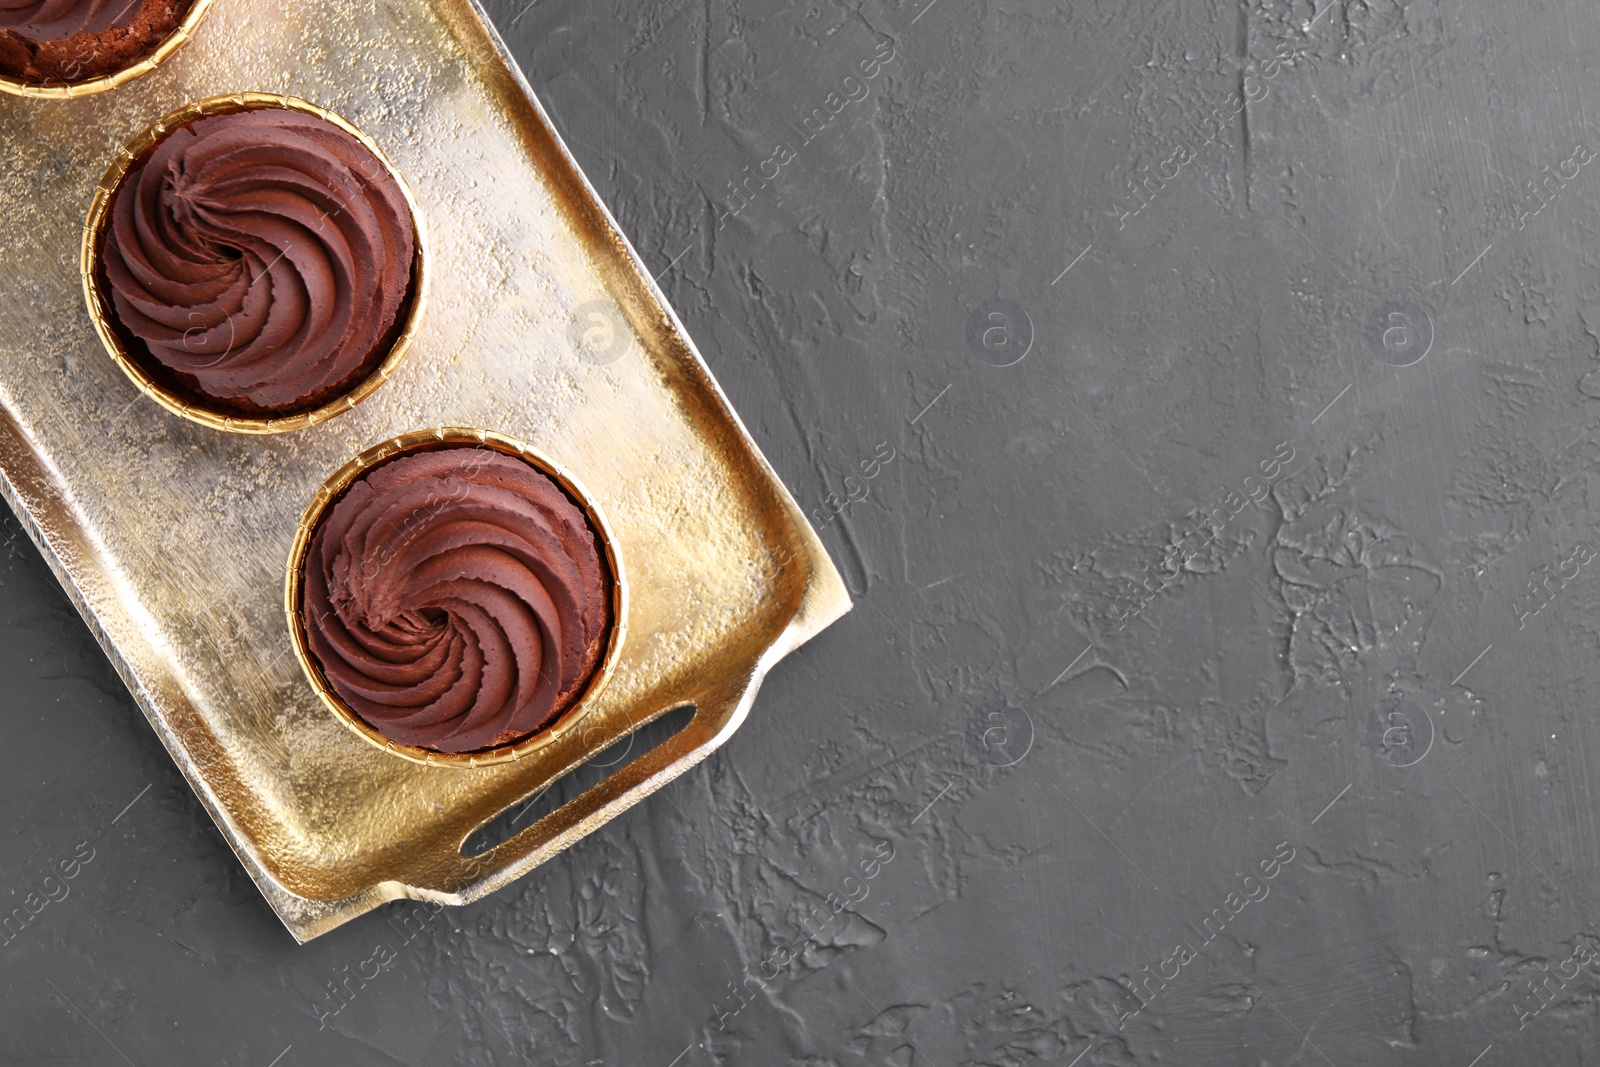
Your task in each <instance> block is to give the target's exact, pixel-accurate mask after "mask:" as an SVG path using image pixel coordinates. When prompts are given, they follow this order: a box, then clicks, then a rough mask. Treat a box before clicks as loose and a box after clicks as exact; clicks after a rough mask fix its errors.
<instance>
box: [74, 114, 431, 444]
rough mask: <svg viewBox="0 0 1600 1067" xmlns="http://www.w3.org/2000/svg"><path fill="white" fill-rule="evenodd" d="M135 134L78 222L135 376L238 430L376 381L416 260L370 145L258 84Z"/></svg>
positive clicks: (296, 415)
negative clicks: (110, 179)
mask: <svg viewBox="0 0 1600 1067" xmlns="http://www.w3.org/2000/svg"><path fill="white" fill-rule="evenodd" d="M245 99H249V103H248V105H243V104H240V103H239V101H242V100H245ZM144 140H145V141H146V142H147V143H146V144H144V145H143V146H139V147H136V149H135V151H134V153H133V155H134V158H133V161H132V162H131V163H130V164H127V165H126V166H125V169H123V170H122V172H121V174H120V175H119V176H117V177H116V179H115V185H114V188H113V189H112V191H111V192H110V194H109V196H108V197H105V196H103V197H102V198H101V200H102V202H101V203H100V204H99V206H98V210H97V212H96V217H93V218H91V223H90V228H91V241H92V242H93V244H94V251H93V256H94V262H93V263H92V265H90V266H89V267H88V280H89V282H90V283H92V284H91V293H90V302H91V308H92V309H94V310H98V312H99V316H98V320H97V321H98V324H99V325H100V326H101V327H102V336H103V337H106V335H107V333H108V332H109V334H110V336H109V338H107V344H108V347H110V348H111V349H112V352H113V355H116V356H118V358H119V362H122V363H123V366H124V369H125V370H128V371H129V373H130V374H131V375H132V376H133V377H134V378H135V381H136V382H138V383H139V384H140V385H141V387H142V388H145V390H146V391H147V392H150V393H151V394H152V395H153V396H155V397H156V399H158V400H160V401H162V402H163V403H164V404H165V405H166V406H168V407H169V408H172V409H174V410H177V411H179V413H181V414H185V415H188V416H190V417H198V418H199V419H200V421H206V422H210V423H211V424H213V425H222V426H223V427H224V428H227V429H242V430H245V431H247V432H271V431H275V430H280V429H294V428H298V427H300V426H302V425H309V424H310V423H312V422H317V421H321V419H322V418H325V417H330V416H331V415H333V414H337V413H338V411H340V410H343V409H344V408H345V407H348V406H350V405H351V404H354V403H355V401H356V400H358V399H359V398H360V397H361V396H364V395H365V394H366V393H367V392H370V391H371V389H373V388H376V386H377V384H379V383H380V382H381V380H382V377H383V376H384V375H386V374H387V372H388V371H389V370H390V369H391V368H392V365H393V361H395V360H398V358H399V356H400V354H401V353H402V352H403V350H404V344H403V343H402V342H403V341H405V340H409V333H410V330H411V329H412V328H413V327H414V325H415V322H414V320H415V317H416V314H417V313H418V312H420V290H421V288H422V279H421V274H422V262H421V258H422V257H421V232H420V229H421V227H420V219H419V218H418V216H417V213H416V210H415V205H414V203H413V202H412V200H411V198H410V196H409V194H408V192H407V191H406V189H405V187H404V185H403V184H402V183H401V181H400V178H399V176H398V175H397V174H396V173H395V172H394V171H393V170H392V168H391V167H390V166H389V165H388V164H387V162H386V161H385V160H383V159H382V158H380V157H379V156H378V155H377V153H376V150H375V148H374V147H373V146H371V145H370V143H369V142H367V141H365V140H364V139H363V138H362V137H361V136H360V135H359V134H357V133H356V132H355V131H354V129H353V128H350V127H348V126H347V125H346V124H343V123H342V122H341V121H339V120H337V119H336V118H335V117H334V116H332V115H331V114H330V113H328V112H325V111H322V110H321V109H320V108H314V107H313V106H311V105H307V104H303V103H302V102H300V101H289V100H286V99H284V98H269V97H262V96H258V95H256V94H247V95H246V97H239V98H231V99H230V98H219V100H217V101H202V102H201V103H199V104H195V105H191V106H190V107H189V108H187V109H185V111H183V112H180V113H178V116H177V117H176V118H174V117H169V119H168V120H164V122H163V123H161V124H158V126H157V127H156V128H154V130H153V131H152V132H150V133H147V134H146V135H145V138H144ZM380 372H381V373H380Z"/></svg>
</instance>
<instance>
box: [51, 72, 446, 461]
mask: <svg viewBox="0 0 1600 1067" xmlns="http://www.w3.org/2000/svg"><path fill="white" fill-rule="evenodd" d="M258 108H285V109H288V110H290V111H298V112H301V113H303V114H306V115H311V116H314V117H316V118H319V119H322V120H323V121H325V122H328V123H331V124H332V125H334V126H337V127H338V128H339V129H341V130H343V131H344V132H345V133H348V134H349V135H350V136H352V137H354V138H355V139H356V140H358V141H360V142H361V144H362V145H363V146H365V147H366V149H367V150H368V151H369V152H371V153H372V155H373V157H374V158H375V159H377V160H378V162H379V163H381V164H383V166H384V168H385V169H386V170H387V171H388V172H389V174H390V176H391V177H392V178H393V179H394V181H395V184H396V185H397V186H399V189H400V193H401V195H402V196H404V197H405V200H406V208H407V210H408V211H409V212H410V213H411V225H412V229H413V231H414V233H415V243H416V253H415V255H414V257H413V259H412V266H411V288H410V290H409V292H408V295H407V301H408V303H409V310H408V311H407V313H406V320H405V325H404V326H402V327H401V330H400V333H399V335H398V336H397V337H396V338H395V341H394V345H393V347H391V348H390V350H389V354H388V355H387V356H385V357H384V359H383V361H382V362H381V363H379V364H378V366H377V367H376V368H375V369H374V370H373V371H372V373H371V374H369V375H367V377H365V378H363V379H362V380H361V381H360V382H357V383H356V384H355V385H354V386H352V387H351V388H350V389H349V390H347V391H346V392H345V393H343V394H341V395H340V396H338V397H336V398H334V399H333V400H330V401H328V402H327V403H325V404H323V405H321V406H319V407H316V408H313V409H312V410H310V411H304V412H297V413H295V414H292V415H280V416H273V417H252V416H245V415H236V414H232V413H230V412H228V411H227V410H225V409H224V408H223V407H222V406H221V405H218V406H216V407H207V406H205V405H204V404H202V403H199V402H197V401H196V400H194V399H192V398H189V397H185V396H183V395H181V394H179V393H177V392H175V391H173V390H171V389H168V388H167V387H166V386H165V385H163V384H162V383H160V382H158V381H157V380H156V379H155V378H154V377H153V376H152V375H151V373H150V372H149V370H148V369H147V368H146V367H145V366H144V364H143V363H142V362H141V361H140V360H139V359H138V358H136V357H135V356H134V355H132V354H130V353H129V351H128V345H127V343H126V342H125V340H124V337H123V334H122V332H121V330H120V329H119V328H118V326H117V325H116V313H115V311H114V310H113V308H112V304H111V298H110V295H109V294H108V293H106V292H103V291H102V285H101V277H100V251H101V245H102V244H103V242H104V240H105V231H106V227H107V225H108V224H109V216H110V212H111V201H112V198H113V197H114V196H115V195H116V191H117V187H118V186H119V185H120V184H121V183H122V180H123V178H124V177H126V176H127V173H128V171H129V170H130V169H131V168H132V167H133V166H134V165H135V164H136V163H138V162H139V161H140V160H141V159H143V158H144V157H145V156H146V155H148V154H149V153H150V152H152V151H154V149H155V147H156V145H158V144H159V143H160V142H161V141H162V139H163V138H165V137H166V136H167V135H168V134H170V133H171V132H173V131H174V130H177V129H180V128H182V127H183V126H187V125H188V124H189V123H191V122H193V121H195V120H196V119H199V118H204V117H206V116H208V115H227V114H232V113H234V112H237V111H251V110H255V109H258ZM427 241H428V238H427V232H426V227H425V225H424V223H423V219H422V210H421V208H419V207H418V206H417V199H416V197H415V196H414V195H413V194H412V192H411V187H410V185H408V184H407V183H406V180H405V178H403V177H402V176H401V174H400V172H399V170H398V169H396V168H395V165H394V164H393V163H392V162H390V160H389V157H388V156H386V155H385V154H384V153H383V151H382V149H380V148H379V147H378V145H377V144H376V142H374V141H373V140H372V138H370V137H368V136H367V135H366V134H364V133H362V132H361V131H360V130H359V129H357V128H356V127H354V126H352V125H351V124H350V123H348V122H346V121H345V120H344V119H343V118H341V117H340V116H338V115H336V114H334V113H333V112H331V111H329V110H327V109H326V108H321V107H318V106H317V105H316V104H312V103H308V102H307V101H305V100H300V99H297V98H295V97H292V96H279V95H277V94H275V93H256V92H245V93H231V94H228V95H226V96H212V97H207V98H206V99H204V100H196V101H194V102H193V103H190V104H185V105H184V106H183V107H181V108H179V109H178V110H176V111H174V112H171V113H170V114H168V115H166V116H165V117H164V118H162V119H161V120H160V121H159V122H157V123H155V124H154V125H152V126H151V127H149V128H148V129H146V130H145V131H144V132H143V133H142V134H140V135H139V136H138V137H136V138H134V139H133V140H132V141H130V142H129V143H128V145H127V147H126V148H124V149H122V151H121V152H119V153H118V154H117V157H116V159H115V160H113V161H112V163H111V166H110V167H109V168H107V170H106V173H105V176H104V177H102V178H101V179H100V183H99V185H97V186H96V187H95V192H94V199H93V200H92V201H91V202H90V205H89V217H88V220H87V221H86V222H85V224H84V228H83V245H82V250H81V253H80V255H79V271H80V273H81V274H82V277H83V293H84V299H85V300H86V301H87V302H88V305H89V317H90V318H91V319H92V320H93V321H94V328H95V332H96V333H98V334H99V335H100V341H101V343H102V344H104V345H105V349H106V351H107V352H109V353H110V354H111V358H112V359H114V360H116V361H117V366H119V367H121V368H122V370H123V373H125V374H127V376H128V377H129V378H130V379H131V380H132V381H133V384H134V385H136V386H137V387H138V388H139V391H140V392H142V393H144V394H145V395H146V396H148V397H149V398H150V399H152V400H154V401H155V402H156V403H158V404H160V405H161V406H162V407H164V408H166V409H167V410H168V411H170V412H172V413H173V414H175V415H181V416H183V417H184V418H186V419H190V420H192V421H194V422H198V423H200V424H201V425H204V426H210V427H211V428H213V429H217V430H223V431H226V432H228V433H248V434H269V433H284V432H287V431H290V430H302V429H305V428H306V427H308V426H315V425H316V424H317V423H319V422H326V421H328V420H329V419H331V418H333V417H334V416H336V415H342V414H343V413H345V412H346V411H349V410H350V409H351V408H353V407H355V406H356V405H357V404H359V403H360V402H361V401H363V400H365V399H366V398H367V397H369V396H371V395H372V393H373V392H374V391H375V390H376V389H377V388H378V387H379V386H380V385H382V384H383V383H384V382H386V381H388V380H389V378H390V377H392V376H393V375H394V373H395V370H396V369H397V368H398V367H399V365H400V362H401V360H403V359H404V358H405V356H406V353H407V352H408V351H409V350H410V348H411V345H412V343H413V342H414V341H415V340H416V336H417V331H418V329H419V328H420V327H421V324H422V314H423V308H424V306H425V305H426V304H427V299H428V252H427Z"/></svg>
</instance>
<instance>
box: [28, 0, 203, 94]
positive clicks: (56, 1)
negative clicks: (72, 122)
mask: <svg viewBox="0 0 1600 1067" xmlns="http://www.w3.org/2000/svg"><path fill="white" fill-rule="evenodd" d="M204 7H205V3H204V0H5V2H0V78H3V79H8V80H10V81H12V82H15V83H17V84H19V85H22V86H41V87H43V86H50V87H58V88H63V89H67V88H70V87H72V86H84V85H87V84H91V83H95V82H97V81H101V80H106V79H111V78H113V77H114V76H115V75H117V74H120V73H122V72H124V71H129V70H131V69H132V68H134V67H136V66H138V65H140V64H142V63H144V62H145V61H146V60H150V59H152V57H154V56H155V55H156V53H157V52H158V51H160V50H162V48H163V46H164V45H166V44H167V43H168V42H169V41H173V40H174V39H175V38H176V37H177V36H178V35H179V33H180V30H192V29H193V26H194V23H195V22H196V21H197V20H198V18H199V16H200V15H201V13H202V12H203V10H204Z"/></svg>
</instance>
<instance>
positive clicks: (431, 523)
mask: <svg viewBox="0 0 1600 1067" xmlns="http://www.w3.org/2000/svg"><path fill="white" fill-rule="evenodd" d="M471 444H472V442H465V443H463V442H459V441H458V442H454V443H446V444H443V445H438V444H429V443H427V442H426V441H424V447H425V448H426V450H420V451H419V450H404V449H396V450H393V454H390V455H387V456H384V457H382V458H380V459H378V460H377V461H376V462H374V463H373V464H372V465H371V466H370V467H367V468H365V469H364V470H362V472H361V473H360V474H359V476H357V477H355V478H353V479H351V480H349V481H348V483H347V484H346V485H344V486H343V487H340V488H339V489H338V490H337V492H336V493H335V495H333V496H331V497H329V498H328V499H327V501H326V503H325V504H324V505H313V508H312V513H311V514H309V515H308V516H307V523H306V530H305V533H304V534H303V537H302V541H303V547H297V549H296V555H295V558H293V559H291V562H290V566H291V568H292V571H291V590H294V589H295V588H296V587H297V588H298V597H295V595H294V593H293V592H291V599H292V600H293V601H295V602H293V603H291V604H290V611H291V613H292V615H293V617H292V618H291V625H292V626H293V627H295V629H296V639H297V647H299V648H300V650H301V653H302V658H303V660H305V661H306V666H307V669H308V670H309V671H310V672H311V674H312V677H313V681H314V682H315V683H317V684H318V687H319V689H321V691H322V694H323V696H324V698H325V699H329V700H330V702H332V703H333V704H334V706H335V708H336V710H339V711H341V712H343V713H344V714H345V715H346V716H353V717H354V718H355V719H356V720H358V722H359V724H361V726H364V727H365V729H364V730H362V731H361V732H363V733H366V734H367V735H368V739H369V740H373V741H375V742H378V740H379V739H380V738H381V739H382V740H383V741H386V742H390V743H392V744H393V745H398V746H402V747H405V748H410V749H416V750H420V751H422V752H424V753H447V754H468V753H492V752H493V751H495V750H500V749H504V748H505V747H506V746H516V745H518V744H519V743H520V742H524V741H527V740H529V739H530V738H534V737H536V736H537V735H539V734H541V732H543V731H547V730H549V729H550V728H551V727H553V726H554V725H555V724H556V723H557V722H558V721H560V720H561V719H562V718H563V716H564V715H566V713H567V712H568V711H570V710H571V709H573V708H574V707H575V706H576V705H577V704H578V703H579V702H580V701H582V700H583V699H584V698H585V697H586V696H589V695H591V694H592V693H593V692H595V691H597V690H598V686H599V684H600V682H601V681H603V678H604V674H605V672H606V670H607V668H608V666H609V663H610V660H611V653H613V652H614V649H615V646H616V638H617V636H618V635H617V633H616V628H617V616H618V614H619V613H620V610H621V604H620V601H619V599H618V597H619V576H618V574H617V564H616V558H615V556H614V554H612V550H611V548H610V546H609V543H608V540H607V535H606V533H605V530H604V526H603V523H601V522H600V521H599V520H598V517H597V516H595V515H594V513H593V512H592V510H591V506H590V505H588V504H587V502H585V501H584V500H583V499H582V498H581V497H580V496H578V495H577V494H576V490H575V488H574V487H573V486H572V485H571V483H570V482H568V483H567V484H563V482H562V481H558V480H557V478H555V477H553V476H552V475H551V473H549V472H548V471H546V470H544V469H541V467H540V466H537V465H536V464H535V463H534V462H532V461H530V459H529V458H527V457H525V456H521V455H510V454H507V453H506V452H504V451H496V450H494V449H492V448H487V447H482V446H477V447H469V445H471ZM373 735H376V736H373Z"/></svg>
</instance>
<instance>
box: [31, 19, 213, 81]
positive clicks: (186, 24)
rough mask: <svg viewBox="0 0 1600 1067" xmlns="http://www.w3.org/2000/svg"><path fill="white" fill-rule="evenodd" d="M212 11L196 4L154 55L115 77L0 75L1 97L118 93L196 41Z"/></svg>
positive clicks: (117, 73)
mask: <svg viewBox="0 0 1600 1067" xmlns="http://www.w3.org/2000/svg"><path fill="white" fill-rule="evenodd" d="M210 7H211V0H194V3H193V4H192V5H190V7H189V13H188V14H186V15H185V16H184V17H183V21H182V22H180V23H178V28H177V29H175V30H173V31H172V33H171V34H170V35H169V36H168V37H167V39H166V40H164V41H162V42H161V43H160V44H159V45H157V46H156V49H155V51H153V52H151V53H150V54H149V55H147V56H145V57H144V58H143V59H141V60H139V61H138V62H137V63H132V64H130V65H128V66H126V67H123V68H122V69H121V70H119V71H116V72H115V73H112V74H105V75H102V76H100V77H98V78H90V79H87V80H86V81H81V82H61V83H59V84H58V83H55V82H27V81H22V80H20V79H18V78H10V77H7V76H5V75H3V74H0V93H10V94H12V95H13V96H26V97H31V98H33V99H35V100H71V99H74V98H76V97H80V96H93V95H94V94H95V93H103V92H105V91H106V90H108V89H115V88H117V87H118V86H119V85H126V84H127V83H128V82H131V81H133V80H134V79H135V78H138V77H142V76H143V75H145V74H148V73H150V72H151V71H152V70H155V69H156V68H157V67H159V66H160V65H161V64H162V63H165V62H166V61H167V59H168V58H169V57H170V56H171V55H172V54H173V53H174V52H176V51H177V50H178V49H180V48H182V47H183V46H184V45H185V44H187V43H188V42H189V40H190V39H191V38H193V37H194V34H195V30H197V29H198V28H199V26H200V20H201V19H203V18H205V15H206V11H207V9H209V8H210Z"/></svg>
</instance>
